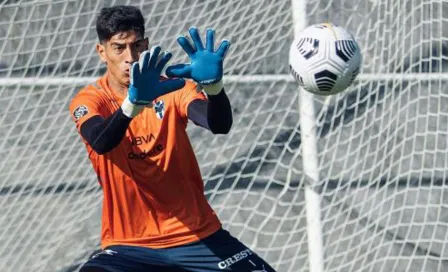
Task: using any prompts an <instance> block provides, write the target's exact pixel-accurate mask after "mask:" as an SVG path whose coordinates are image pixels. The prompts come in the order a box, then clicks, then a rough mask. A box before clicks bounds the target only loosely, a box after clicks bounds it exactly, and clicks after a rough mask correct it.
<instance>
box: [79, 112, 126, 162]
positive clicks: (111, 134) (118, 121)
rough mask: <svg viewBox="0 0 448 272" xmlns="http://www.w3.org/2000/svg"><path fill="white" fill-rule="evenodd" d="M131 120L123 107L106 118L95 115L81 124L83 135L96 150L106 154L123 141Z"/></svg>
mask: <svg viewBox="0 0 448 272" xmlns="http://www.w3.org/2000/svg"><path fill="white" fill-rule="evenodd" d="M131 120H132V118H129V117H127V116H126V115H125V114H123V110H122V109H121V108H119V109H118V110H117V111H115V112H114V113H113V114H112V115H111V116H109V117H108V118H106V119H104V118H102V117H101V116H94V117H92V118H90V119H89V120H87V121H85V122H84V123H83V124H82V125H81V136H82V137H83V138H84V140H86V141H87V143H88V144H89V145H90V146H91V147H92V149H93V150H94V151H95V152H97V153H98V154H104V153H106V152H109V151H110V150H112V149H113V148H115V147H116V146H117V145H118V144H119V143H120V142H121V140H122V139H123V137H124V135H125V134H126V130H127V129H128V127H129V123H130V122H131Z"/></svg>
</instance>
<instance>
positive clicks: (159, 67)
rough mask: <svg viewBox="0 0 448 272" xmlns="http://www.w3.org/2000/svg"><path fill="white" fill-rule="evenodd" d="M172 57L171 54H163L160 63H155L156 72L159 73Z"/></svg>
mask: <svg viewBox="0 0 448 272" xmlns="http://www.w3.org/2000/svg"><path fill="white" fill-rule="evenodd" d="M172 56H173V54H171V53H170V52H168V51H165V52H163V53H162V57H161V58H160V61H159V62H158V63H157V70H158V71H160V72H161V71H162V70H163V68H164V67H165V65H166V64H167V63H168V61H169V60H170V59H171V57H172Z"/></svg>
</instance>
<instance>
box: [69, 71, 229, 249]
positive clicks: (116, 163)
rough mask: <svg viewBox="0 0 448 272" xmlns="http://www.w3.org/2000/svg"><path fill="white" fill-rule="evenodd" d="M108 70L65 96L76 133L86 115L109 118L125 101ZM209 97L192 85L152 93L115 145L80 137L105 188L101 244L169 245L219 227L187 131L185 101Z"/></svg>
mask: <svg viewBox="0 0 448 272" xmlns="http://www.w3.org/2000/svg"><path fill="white" fill-rule="evenodd" d="M123 99H124V97H119V96H118V95H117V94H116V93H114V92H113V91H112V90H110V89H109V86H108V83H107V75H105V76H104V77H102V78H100V79H99V80H98V81H97V82H96V86H95V85H89V86H87V87H85V88H84V89H82V90H81V91H80V92H79V93H78V94H77V95H76V96H75V97H74V98H73V100H72V101H71V103H70V113H71V115H72V118H73V119H74V121H75V123H76V127H77V129H78V132H80V127H81V125H82V124H83V123H84V122H85V121H86V120H88V119H89V118H91V117H93V116H96V115H100V116H102V117H103V118H107V117H109V116H110V115H112V114H113V113H114V112H115V111H116V110H117V109H118V108H119V107H120V106H121V103H122V102H123ZM194 99H206V97H205V96H204V94H203V93H201V92H197V91H196V85H195V84H193V83H192V82H187V83H186V85H185V87H184V88H182V89H181V90H177V91H175V92H172V93H170V94H166V95H163V96H161V97H159V98H158V99H157V101H156V102H155V103H154V106H153V107H146V108H145V109H144V110H143V112H141V113H140V114H139V115H137V116H136V117H134V119H133V120H132V121H131V123H130V125H129V127H128V129H127V131H126V134H125V137H124V138H123V140H122V141H121V142H120V144H119V145H118V146H116V147H115V148H114V149H113V150H111V151H109V152H107V153H105V154H103V155H99V154H97V153H96V152H95V151H93V150H92V148H91V146H90V145H89V144H88V143H87V142H86V141H85V140H84V139H83V141H84V143H85V145H86V147H87V151H88V153H89V158H90V160H91V162H92V164H93V167H94V169H95V171H96V173H97V175H98V178H99V181H100V184H101V186H102V189H103V195H104V200H103V212H102V232H101V246H102V247H103V248H104V247H107V246H110V245H134V246H144V247H150V248H167V247H172V246H177V245H182V244H187V243H190V242H194V241H197V240H199V239H202V238H205V237H207V236H209V235H210V234H212V233H214V232H216V231H217V230H218V229H220V228H221V223H220V221H219V220H218V218H217V216H216V214H215V212H214V211H213V210H212V208H211V207H210V205H209V204H208V202H207V200H206V198H205V196H204V184H203V180H202V177H201V173H200V170H199V166H198V163H197V160H196V157H195V155H194V153H193V148H192V146H191V144H190V141H189V138H188V135H187V133H186V127H187V121H188V118H187V107H188V104H189V103H190V102H191V101H193V100H194Z"/></svg>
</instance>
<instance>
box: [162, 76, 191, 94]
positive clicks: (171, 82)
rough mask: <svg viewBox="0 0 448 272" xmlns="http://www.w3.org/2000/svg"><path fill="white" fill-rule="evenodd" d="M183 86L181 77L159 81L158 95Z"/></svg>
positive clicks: (183, 81) (183, 82)
mask: <svg viewBox="0 0 448 272" xmlns="http://www.w3.org/2000/svg"><path fill="white" fill-rule="evenodd" d="M184 86H185V80H184V79H182V78H176V79H168V80H165V81H162V82H160V91H161V94H160V95H164V94H166V93H170V92H173V91H175V90H179V89H180V88H182V87H184Z"/></svg>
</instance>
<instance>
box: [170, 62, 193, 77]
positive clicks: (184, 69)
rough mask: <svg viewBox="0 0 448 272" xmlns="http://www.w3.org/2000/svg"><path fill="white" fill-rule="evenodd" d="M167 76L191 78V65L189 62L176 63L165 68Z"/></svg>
mask: <svg viewBox="0 0 448 272" xmlns="http://www.w3.org/2000/svg"><path fill="white" fill-rule="evenodd" d="M166 76H167V77H184V78H191V66H190V65H189V64H176V65H173V66H168V68H166Z"/></svg>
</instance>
